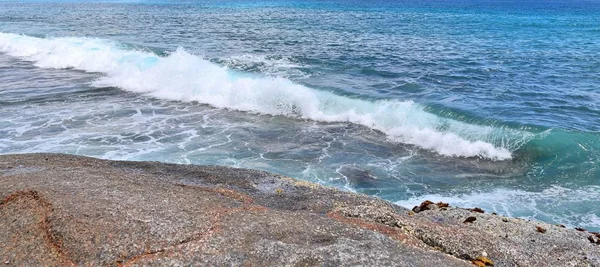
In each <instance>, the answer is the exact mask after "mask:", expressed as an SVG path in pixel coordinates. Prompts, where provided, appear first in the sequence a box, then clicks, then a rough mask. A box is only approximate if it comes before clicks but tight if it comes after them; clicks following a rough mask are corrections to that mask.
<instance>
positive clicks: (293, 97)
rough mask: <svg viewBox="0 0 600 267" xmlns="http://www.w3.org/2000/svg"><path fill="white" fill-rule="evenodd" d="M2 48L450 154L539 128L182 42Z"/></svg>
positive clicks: (505, 150) (488, 148)
mask: <svg viewBox="0 0 600 267" xmlns="http://www.w3.org/2000/svg"><path fill="white" fill-rule="evenodd" d="M0 52H3V53H6V54H8V55H10V56H13V57H18V58H20V59H22V60H26V61H31V62H33V63H34V65H35V66H37V67H40V68H55V69H76V70H82V71H86V72H98V73H103V74H104V76H103V77H102V78H100V79H98V80H96V81H94V82H93V85H94V86H97V87H105V86H112V87H118V88H121V89H123V90H127V91H132V92H139V93H144V94H148V95H151V96H153V97H157V98H163V99H168V100H179V101H197V102H199V103H203V104H208V105H211V106H214V107H216V108H226V109H232V110H239V111H246V112H256V113H262V114H270V115H283V116H289V117H295V118H301V119H309V120H315V121H323V122H350V123H356V124H360V125H363V126H366V127H370V128H372V129H374V130H378V131H381V132H384V133H385V134H386V135H387V136H388V138H389V139H391V140H393V141H396V142H402V143H406V144H411V145H415V146H418V147H421V148H423V149H427V150H432V151H435V152H437V153H439V154H441V155H444V156H454V157H481V158H487V159H492V160H505V159H510V158H511V157H512V152H514V151H515V150H516V149H518V148H520V147H521V146H522V145H523V144H525V143H527V142H528V141H529V140H531V139H532V138H533V136H534V134H532V133H527V132H523V131H517V130H511V129H508V128H500V127H492V126H485V125H475V124H469V123H465V122H460V121H457V120H453V119H449V118H444V117H440V116H436V115H435V114H432V113H429V112H427V111H425V110H424V107H423V106H421V105H419V104H416V103H413V102H412V101H398V100H381V101H371V100H364V99H357V98H350V97H346V96H341V95H336V94H334V93H331V92H326V91H322V90H317V89H313V88H310V87H307V86H304V85H301V84H297V83H294V82H293V81H291V80H289V79H285V78H281V77H266V76H264V75H259V74H253V73H247V72H240V71H235V70H231V69H229V68H227V67H223V66H220V65H218V64H215V63H213V62H210V61H208V60H205V59H203V58H202V57H200V56H197V55H193V54H191V53H188V52H186V51H185V50H184V49H182V48H179V49H177V50H176V51H174V52H171V53H169V54H168V55H167V56H159V55H157V54H155V53H152V52H147V51H141V50H135V49H131V48H126V47H125V46H123V45H121V44H119V43H116V42H113V41H109V40H104V39H96V38H75V37H73V38H71V37H67V38H36V37H30V36H24V35H17V34H11V33H0Z"/></svg>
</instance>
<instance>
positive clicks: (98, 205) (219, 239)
mask: <svg viewBox="0 0 600 267" xmlns="http://www.w3.org/2000/svg"><path fill="white" fill-rule="evenodd" d="M0 199H1V200H0V229H2V231H0V260H2V262H4V263H6V264H8V265H17V266H21V265H50V266H55V265H61V266H62V265H161V266H163V265H169V266H173V265H178V266H179V265H209V266H223V265H227V266H232V265H233V266H241V265H245V266H282V265H283V266H339V265H343V266H348V265H359V266H361V265H362V266H435V265H439V266H472V263H471V262H477V260H478V259H479V260H480V261H479V262H477V263H480V264H481V263H484V262H488V260H489V262H488V264H489V263H490V262H493V263H494V264H495V266H600V257H599V255H600V245H597V244H594V243H592V242H590V241H589V239H588V237H589V236H590V233H587V232H578V231H575V230H572V229H565V228H560V227H555V226H552V225H548V224H544V223H537V222H528V221H523V220H519V219H513V218H504V217H501V216H496V215H489V214H479V213H472V212H469V211H468V210H464V209H459V208H441V209H440V208H434V207H432V209H430V210H424V211H421V212H419V213H414V212H412V211H409V210H407V209H405V208H402V207H399V206H396V205H393V204H391V203H389V202H386V201H384V200H381V199H377V198H373V197H369V196H364V195H359V194H354V193H349V192H343V191H339V190H336V189H332V188H328V187H323V186H320V185H316V184H312V183H308V182H303V181H298V180H294V179H291V178H288V177H284V176H279V175H275V174H271V173H266V172H261V171H255V170H246V169H235V168H228V167H217V166H192V165H175V164H164V163H158V162H125V161H109V160H100V159H94V158H88V157H78V156H71V155H61V154H26V155H1V156H0ZM467 216H476V217H477V220H476V221H475V222H473V223H471V224H464V223H462V222H463V221H464V218H465V217H467ZM502 219H505V220H507V222H504V221H502ZM537 226H540V227H543V228H544V229H546V232H545V233H540V232H538V231H537V230H536V227H537Z"/></svg>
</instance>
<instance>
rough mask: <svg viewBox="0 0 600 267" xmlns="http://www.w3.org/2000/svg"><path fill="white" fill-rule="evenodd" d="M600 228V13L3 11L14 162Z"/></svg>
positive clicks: (8, 141)
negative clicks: (224, 171) (132, 171)
mask: <svg viewBox="0 0 600 267" xmlns="http://www.w3.org/2000/svg"><path fill="white" fill-rule="evenodd" d="M26 152H62V153H72V154H79V155H88V156H95V157H101V158H108V159H128V160H158V161H164V162H176V163H193V164H220V165H229V166H237V167H245V168H254V169H261V170H266V171H271V172H276V173H280V174H284V175H288V176H291V177H295V178H299V179H305V180H309V181H313V182H319V183H323V184H326V185H331V186H336V187H340V188H343V189H346V190H353V191H357V192H362V193H367V194H372V195H377V196H379V197H382V198H385V199H388V200H390V201H394V202H397V203H398V204H401V205H406V206H411V205H414V204H416V203H418V202H420V201H422V200H424V199H431V200H434V201H438V200H444V201H450V202H451V204H455V205H461V206H480V207H482V208H484V209H487V210H489V211H496V212H498V213H501V214H507V215H511V216H520V217H525V218H534V219H538V220H543V221H547V222H552V223H561V224H566V225H569V226H581V227H587V228H590V229H595V230H598V229H600V2H598V1H478V0H474V1H462V0H461V1H459V0H451V1H350V0H339V1H314V0H311V1H85V2H81V1H18V2H16V1H0V153H26Z"/></svg>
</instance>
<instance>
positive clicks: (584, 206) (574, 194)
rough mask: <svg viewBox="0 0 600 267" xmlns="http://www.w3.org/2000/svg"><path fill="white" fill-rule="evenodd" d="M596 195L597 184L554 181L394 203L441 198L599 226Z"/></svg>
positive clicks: (415, 203) (520, 214)
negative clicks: (577, 185)
mask: <svg viewBox="0 0 600 267" xmlns="http://www.w3.org/2000/svg"><path fill="white" fill-rule="evenodd" d="M599 198H600V186H587V187H582V188H566V187H562V186H557V185H555V186H551V187H549V188H546V189H544V190H540V191H524V190H512V189H502V188H500V189H495V190H492V191H487V192H485V191H479V192H473V193H469V194H456V195H451V194H427V195H421V196H418V197H414V198H410V199H407V200H401V201H397V202H396V204H398V205H400V206H403V207H406V208H409V209H410V208H412V207H414V206H418V205H419V204H420V203H421V202H423V201H425V200H431V201H434V202H438V201H442V202H447V203H449V204H450V205H452V206H457V207H463V208H473V207H480V208H483V209H484V210H486V211H487V212H497V213H499V214H503V215H507V216H511V217H522V218H526V219H538V220H541V221H547V222H554V223H561V224H565V225H569V226H571V227H575V226H583V227H592V228H594V229H600V218H599V217H598V216H599V215H600V209H599V207H598V206H597V205H596V204H595V203H596V202H597V200H598V199H599Z"/></svg>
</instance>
